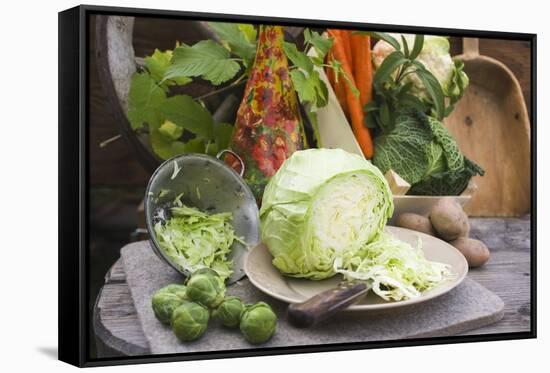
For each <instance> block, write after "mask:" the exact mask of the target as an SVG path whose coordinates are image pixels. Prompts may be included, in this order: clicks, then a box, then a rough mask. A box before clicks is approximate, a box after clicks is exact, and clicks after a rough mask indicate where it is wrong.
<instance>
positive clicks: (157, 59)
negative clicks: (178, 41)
mask: <svg viewBox="0 0 550 373" xmlns="http://www.w3.org/2000/svg"><path fill="white" fill-rule="evenodd" d="M171 59H172V51H171V50H166V51H164V52H161V51H160V50H158V49H155V51H154V52H153V54H152V55H151V56H147V57H145V58H144V61H145V67H147V70H148V71H149V74H151V77H152V78H153V79H155V80H156V81H157V82H161V81H162V80H163V78H164V75H165V74H166V70H167V69H168V67H170V60H171ZM191 81H192V79H191V78H188V77H185V76H182V77H179V78H176V79H174V80H173V81H166V82H164V84H165V86H168V85H173V84H174V83H175V84H178V85H185V84H188V83H190V82H191Z"/></svg>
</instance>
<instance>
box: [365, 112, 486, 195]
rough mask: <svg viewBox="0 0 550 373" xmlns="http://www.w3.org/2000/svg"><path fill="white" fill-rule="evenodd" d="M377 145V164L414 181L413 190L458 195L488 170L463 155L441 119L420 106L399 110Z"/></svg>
mask: <svg viewBox="0 0 550 373" xmlns="http://www.w3.org/2000/svg"><path fill="white" fill-rule="evenodd" d="M374 146H375V151H374V157H373V159H372V162H373V164H374V165H375V166H377V167H378V168H380V170H381V171H382V172H383V173H385V172H387V171H388V170H389V169H392V170H394V171H395V172H397V174H399V175H400V176H401V177H402V178H403V179H405V180H406V181H407V182H408V183H410V184H411V185H412V187H411V189H410V190H409V194H414V195H458V194H460V193H461V192H462V191H463V190H464V189H465V188H466V186H467V185H468V181H469V180H470V178H471V177H472V176H475V175H483V173H484V171H483V169H482V168H481V167H479V166H478V165H476V164H475V163H473V162H472V161H470V160H468V159H467V158H465V157H464V155H462V153H461V152H460V149H459V147H458V144H457V143H456V141H455V140H454V138H453V137H452V136H451V134H450V133H449V132H448V131H447V129H446V128H445V127H444V126H443V124H442V123H441V122H440V121H438V120H437V119H435V118H433V117H430V116H427V115H426V114H424V113H423V112H421V111H418V110H411V109H410V110H407V111H404V112H402V113H401V114H399V115H398V116H397V118H396V120H395V125H394V126H393V127H392V128H391V129H390V130H388V131H383V132H382V133H381V134H380V135H378V136H377V137H376V138H375V140H374Z"/></svg>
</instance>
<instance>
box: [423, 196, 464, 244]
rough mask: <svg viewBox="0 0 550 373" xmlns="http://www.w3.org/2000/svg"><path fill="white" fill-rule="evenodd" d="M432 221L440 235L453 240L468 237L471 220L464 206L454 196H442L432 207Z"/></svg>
mask: <svg viewBox="0 0 550 373" xmlns="http://www.w3.org/2000/svg"><path fill="white" fill-rule="evenodd" d="M430 221H431V223H432V225H433V227H434V229H435V231H436V233H437V235H438V236H439V237H441V238H442V239H444V240H445V241H452V240H455V239H457V238H458V237H468V234H469V233H470V222H469V221H468V215H466V213H465V212H464V210H462V206H460V204H459V203H458V202H456V201H455V200H454V199H453V198H442V199H440V200H439V201H437V203H436V204H435V205H434V206H433V207H432V209H431V211H430Z"/></svg>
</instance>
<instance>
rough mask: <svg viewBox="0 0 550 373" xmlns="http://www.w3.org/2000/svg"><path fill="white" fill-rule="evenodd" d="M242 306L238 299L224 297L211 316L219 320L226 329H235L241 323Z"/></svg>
mask: <svg viewBox="0 0 550 373" xmlns="http://www.w3.org/2000/svg"><path fill="white" fill-rule="evenodd" d="M243 310H244V305H243V303H242V302H241V300H240V299H239V298H238V297H226V298H225V299H224V300H223V302H222V303H221V304H220V305H219V306H218V308H216V309H215V310H214V312H213V313H212V316H214V317H215V318H217V319H219V320H220V321H221V322H222V324H223V325H225V326H227V327H228V328H236V327H238V326H239V322H240V321H241V314H242V312H243Z"/></svg>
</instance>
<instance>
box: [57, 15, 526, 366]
mask: <svg viewBox="0 0 550 373" xmlns="http://www.w3.org/2000/svg"><path fill="white" fill-rule="evenodd" d="M535 61H536V35H534V34H527V33H506V32H497V31H487V30H484V31H481V30H477V31H473V30H460V29H439V28H427V27H410V26H403V25H381V24H367V23H351V22H349V23H348V22H333V21H328V20H302V19H291V18H288V19H287V18H270V17H253V16H239V15H222V14H204V13H189V12H177V11H163V10H144V9H129V8H109V7H96V6H80V7H76V8H73V9H69V10H66V11H64V12H61V13H59V92H60V93H59V166H60V168H59V169H60V174H59V175H60V178H59V227H60V228H59V229H60V230H59V357H60V359H61V360H63V361H66V362H68V363H71V364H74V365H78V366H98V365H111V364H128V363H142V362H160V361H177V360H190V359H209V358H220V357H243V356H252V355H267V354H287V353H298V352H300V353H307V352H317V351H332V350H348V349H366V348H373V347H376V348H379V347H394V346H405V345H407V346H409V345H420V344H438V343H457V342H474V341H490V340H503V339H518V338H533V337H535V336H536V314H535V311H536V298H535V287H536V273H535V263H536V243H535V236H536V235H535V232H536V211H535V209H534V206H535V204H534V201H535V198H536V191H535V185H536V182H535V179H536V175H535V170H536V168H535V162H536V159H535V154H536V151H535V149H534V147H535V143H536V141H535V139H536V117H535V113H536V96H535V89H534V87H535V85H536V66H535Z"/></svg>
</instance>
